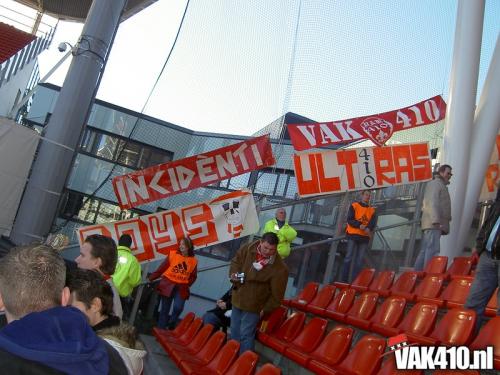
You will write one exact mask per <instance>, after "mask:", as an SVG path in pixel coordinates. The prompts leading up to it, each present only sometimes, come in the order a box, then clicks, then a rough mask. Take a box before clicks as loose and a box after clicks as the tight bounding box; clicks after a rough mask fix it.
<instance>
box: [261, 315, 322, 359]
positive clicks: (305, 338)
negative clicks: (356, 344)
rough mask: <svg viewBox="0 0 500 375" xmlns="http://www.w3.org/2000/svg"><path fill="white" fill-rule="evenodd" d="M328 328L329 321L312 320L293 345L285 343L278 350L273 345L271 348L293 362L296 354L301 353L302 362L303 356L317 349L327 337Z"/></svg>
mask: <svg viewBox="0 0 500 375" xmlns="http://www.w3.org/2000/svg"><path fill="white" fill-rule="evenodd" d="M327 326H328V321H327V320H326V319H322V318H312V319H311V320H310V321H309V323H307V324H306V326H305V327H304V330H303V331H302V332H301V333H300V334H299V335H298V336H297V337H296V338H295V340H293V341H292V342H291V343H283V345H282V346H280V347H278V348H276V347H273V346H272V345H271V347H272V348H273V349H274V350H277V351H278V352H280V353H282V354H284V355H285V356H287V357H289V358H290V359H292V360H294V358H295V354H296V353H300V354H299V359H298V361H300V360H301V359H302V355H304V354H305V355H307V353H310V352H312V351H313V350H314V349H316V347H317V346H318V345H319V343H320V342H321V340H322V339H323V337H324V335H325V332H326V327H327Z"/></svg>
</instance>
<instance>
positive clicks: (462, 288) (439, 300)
mask: <svg viewBox="0 0 500 375" xmlns="http://www.w3.org/2000/svg"><path fill="white" fill-rule="evenodd" d="M472 280H473V279H472V278H471V277H468V276H462V277H456V278H453V279H452V280H451V282H450V283H449V284H448V286H447V287H446V288H445V289H444V290H443V293H442V294H441V296H439V297H436V298H428V297H427V298H420V300H421V301H425V302H429V303H434V304H436V305H438V306H439V307H443V306H446V307H447V308H453V307H463V305H464V303H465V301H466V300H467V296H468V295H469V291H470V287H471V285H472Z"/></svg>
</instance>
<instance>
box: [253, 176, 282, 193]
mask: <svg viewBox="0 0 500 375" xmlns="http://www.w3.org/2000/svg"><path fill="white" fill-rule="evenodd" d="M277 179H278V176H277V175H276V174H274V173H266V172H263V173H259V177H258V180H257V184H256V185H255V192H256V193H261V194H266V195H274V188H275V185H276V180H277Z"/></svg>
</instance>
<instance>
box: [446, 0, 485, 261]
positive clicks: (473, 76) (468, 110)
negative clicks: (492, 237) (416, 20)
mask: <svg viewBox="0 0 500 375" xmlns="http://www.w3.org/2000/svg"><path fill="white" fill-rule="evenodd" d="M483 19H484V0H477V1H469V0H460V1H459V2H458V9H457V22H456V28H455V42H454V46H453V62H452V69H451V77H450V94H449V97H448V107H447V111H446V112H447V113H446V120H445V129H444V144H443V153H442V158H441V164H450V165H451V166H452V167H453V175H454V176H453V178H452V180H451V184H450V185H449V191H450V196H451V216H452V221H451V225H450V233H449V235H448V236H444V237H442V240H441V255H446V256H448V257H449V258H450V260H451V259H453V258H454V257H455V256H457V255H459V254H460V253H461V252H462V248H459V247H458V237H459V230H460V223H461V217H462V212H463V206H464V201H465V193H466V186H467V179H468V171H469V158H470V148H471V147H470V139H471V135H472V123H473V120H474V107H475V102H476V91H477V81H478V73H479V57H480V52H481V38H482V32H483Z"/></svg>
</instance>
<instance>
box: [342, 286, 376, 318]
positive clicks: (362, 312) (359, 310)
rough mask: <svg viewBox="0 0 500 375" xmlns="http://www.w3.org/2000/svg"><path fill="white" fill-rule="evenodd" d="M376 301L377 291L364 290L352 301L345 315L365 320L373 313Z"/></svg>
mask: <svg viewBox="0 0 500 375" xmlns="http://www.w3.org/2000/svg"><path fill="white" fill-rule="evenodd" d="M377 301H378V293H375V292H364V293H363V294H361V295H360V296H359V297H358V298H357V299H356V300H355V301H354V304H353V305H352V307H351V308H350V309H349V311H348V313H347V315H349V316H355V317H357V318H360V319H365V320H367V319H369V318H370V317H371V316H372V315H373V313H374V311H375V308H376V307H377Z"/></svg>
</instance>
